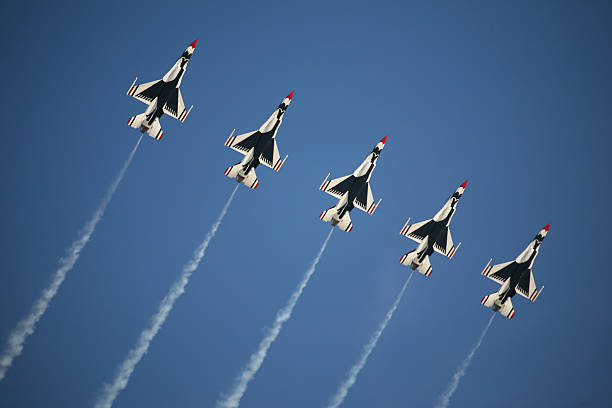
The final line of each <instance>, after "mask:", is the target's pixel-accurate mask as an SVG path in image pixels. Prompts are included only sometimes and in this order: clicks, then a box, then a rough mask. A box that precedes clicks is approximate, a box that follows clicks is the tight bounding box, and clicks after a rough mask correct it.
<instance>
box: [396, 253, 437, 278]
mask: <svg viewBox="0 0 612 408" xmlns="http://www.w3.org/2000/svg"><path fill="white" fill-rule="evenodd" d="M400 263H401V264H402V265H405V266H409V267H411V268H412V269H413V270H415V269H416V270H418V271H419V273H421V274H423V275H425V276H430V275H431V273H432V272H433V269H432V268H431V263H430V262H429V256H426V257H425V259H423V261H422V262H421V263H420V264H419V263H418V254H417V253H416V251H414V250H413V251H410V252H408V253H407V254H404V255H403V256H402V257H401V258H400Z"/></svg>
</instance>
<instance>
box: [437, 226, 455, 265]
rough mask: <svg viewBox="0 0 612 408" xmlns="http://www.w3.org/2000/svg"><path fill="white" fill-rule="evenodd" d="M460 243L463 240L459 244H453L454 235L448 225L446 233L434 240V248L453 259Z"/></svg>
mask: <svg viewBox="0 0 612 408" xmlns="http://www.w3.org/2000/svg"><path fill="white" fill-rule="evenodd" d="M460 245H461V242H460V243H459V245H457V246H455V244H453V237H452V236H451V233H450V228H448V227H447V228H446V234H442V235H440V237H439V238H438V240H437V241H436V242H434V244H433V249H434V251H436V252H437V253H439V254H442V255H444V256H446V257H448V259H453V256H454V255H455V252H457V249H458V248H459V246H460Z"/></svg>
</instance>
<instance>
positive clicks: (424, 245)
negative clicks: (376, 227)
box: [400, 180, 467, 276]
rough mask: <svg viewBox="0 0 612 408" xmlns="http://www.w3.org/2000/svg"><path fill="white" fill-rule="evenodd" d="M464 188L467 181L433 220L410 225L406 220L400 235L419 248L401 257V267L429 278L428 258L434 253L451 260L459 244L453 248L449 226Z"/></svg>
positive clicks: (429, 264)
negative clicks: (408, 267) (415, 243)
mask: <svg viewBox="0 0 612 408" xmlns="http://www.w3.org/2000/svg"><path fill="white" fill-rule="evenodd" d="M466 186H467V180H466V181H464V182H463V184H461V185H460V186H459V188H457V190H456V191H455V192H454V193H453V195H451V196H450V197H449V199H448V200H447V201H446V203H445V204H444V206H443V207H442V208H441V209H440V211H438V212H437V213H436V215H434V217H433V218H431V219H429V220H425V221H422V222H417V223H416V224H410V225H409V223H410V218H408V221H406V223H405V224H404V227H403V228H402V229H401V231H400V234H402V235H404V236H406V237H408V238H410V239H411V240H413V241H416V242H418V243H419V246H418V247H417V248H416V249H415V250H412V251H410V252H408V253H407V254H404V255H403V256H402V257H401V259H400V263H401V264H402V265H406V266H410V267H411V268H412V270H415V269H417V270H418V271H419V272H420V273H422V274H423V275H425V276H429V275H431V273H432V272H433V270H432V268H431V263H430V262H429V256H430V255H431V254H433V252H434V251H436V252H437V253H439V254H442V255H444V256H447V257H448V258H449V259H453V256H454V255H455V253H456V252H457V249H459V247H460V246H461V243H459V244H458V245H457V246H456V247H455V245H454V244H453V238H452V237H451V233H450V228H449V226H450V222H451V220H452V218H453V215H455V210H456V209H457V204H458V203H459V199H460V198H461V196H462V195H463V192H464V191H465V187H466Z"/></svg>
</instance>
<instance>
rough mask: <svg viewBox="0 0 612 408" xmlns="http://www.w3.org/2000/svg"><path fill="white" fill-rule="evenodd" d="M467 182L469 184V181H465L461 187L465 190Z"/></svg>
mask: <svg viewBox="0 0 612 408" xmlns="http://www.w3.org/2000/svg"><path fill="white" fill-rule="evenodd" d="M467 182H468V181H467V180H465V181H464V182H463V184H462V185H461V186H460V187H463V188H465V186H467Z"/></svg>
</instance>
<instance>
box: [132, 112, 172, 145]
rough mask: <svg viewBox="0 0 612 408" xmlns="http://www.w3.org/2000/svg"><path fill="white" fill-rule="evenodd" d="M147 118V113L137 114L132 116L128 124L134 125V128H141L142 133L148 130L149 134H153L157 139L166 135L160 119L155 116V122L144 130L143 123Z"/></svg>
mask: <svg viewBox="0 0 612 408" xmlns="http://www.w3.org/2000/svg"><path fill="white" fill-rule="evenodd" d="M146 119H147V115H146V113H141V114H140V115H136V116H132V117H131V118H130V119H129V120H128V122H127V123H128V125H129V126H130V127H133V128H134V129H139V128H140V131H141V132H142V133H144V132H147V133H148V134H149V136H151V137H152V138H153V139H155V140H161V139H162V137H164V131H163V130H162V128H161V124H160V123H159V119H158V118H155V119H154V120H153V123H152V124H151V126H150V127H149V128H148V129H146V128H144V129H146V130H143V128H142V125H143V124H144V123H146Z"/></svg>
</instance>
